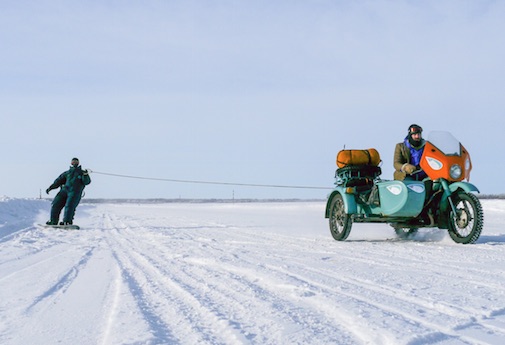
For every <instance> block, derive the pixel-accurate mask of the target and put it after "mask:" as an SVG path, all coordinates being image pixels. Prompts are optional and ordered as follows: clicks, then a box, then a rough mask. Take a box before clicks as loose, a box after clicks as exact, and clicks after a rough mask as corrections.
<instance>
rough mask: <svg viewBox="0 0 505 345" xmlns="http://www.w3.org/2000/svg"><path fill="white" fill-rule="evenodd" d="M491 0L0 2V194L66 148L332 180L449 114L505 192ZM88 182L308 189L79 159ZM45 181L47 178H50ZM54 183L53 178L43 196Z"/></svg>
mask: <svg viewBox="0 0 505 345" xmlns="http://www.w3.org/2000/svg"><path fill="white" fill-rule="evenodd" d="M504 29H505V3H504V2H502V1H464V0H463V1H380V0H379V1H329V0H328V1H324V0H318V1H315V0H314V1H149V0H148V1H107V0H106V1H22V2H20V1H2V2H1V3H0V45H1V46H2V53H1V54H0V116H1V123H2V125H1V127H0V131H1V132H0V133H1V135H0V144H1V146H0V147H1V157H2V163H1V169H0V171H1V173H0V181H2V182H1V185H0V195H6V196H10V197H37V196H38V195H39V191H40V190H41V189H42V190H44V189H45V188H47V186H49V185H50V184H51V183H52V181H53V180H54V179H55V178H56V177H57V176H58V175H59V174H60V173H61V172H63V171H64V170H66V169H67V168H68V165H69V163H70V159H71V158H72V157H74V156H77V157H79V158H80V160H81V163H82V165H83V167H85V168H90V169H92V170H94V171H97V172H108V173H114V174H124V175H133V176H145V177H154V178H167V179H183V180H202V181H223V182H237V183H255V184H280V185H301V186H322V187H326V186H327V187H328V188H331V187H332V185H333V176H334V172H335V169H336V165H335V157H336V154H337V152H338V151H339V150H340V149H342V148H343V147H344V145H345V147H346V148H360V149H362V148H369V147H375V148H376V149H377V150H378V151H379V152H380V154H381V157H382V160H383V165H382V171H383V174H382V178H383V179H392V176H393V167H392V159H393V151H394V146H395V144H396V143H397V142H399V141H401V140H402V139H403V137H404V136H405V134H406V130H407V127H408V126H409V125H410V124H411V123H418V124H420V125H421V126H422V127H423V128H424V129H425V134H428V132H429V131H430V130H449V131H451V132H452V133H453V134H454V135H455V136H456V137H457V138H459V139H460V140H461V141H462V142H463V144H464V145H465V147H466V148H467V149H468V151H469V152H470V154H471V157H472V161H473V167H474V168H473V172H472V178H471V182H473V183H474V184H476V185H477V186H478V187H479V188H480V189H481V192H483V193H486V194H490V193H505V187H504V184H503V183H501V182H498V181H501V180H502V178H501V177H502V174H503V172H504V171H505V163H504V161H505V154H503V152H502V150H501V146H502V145H500V144H501V138H502V132H503V128H504V124H505V120H504V112H505V97H504V96H503V90H505V66H504V63H503V61H505V35H503V32H505V30H504ZM92 180H93V182H92V184H91V185H90V186H89V187H88V188H87V189H86V197H89V198H92V197H93V198H94V197H97V198H109V197H110V198H119V197H132V198H135V197H137V198H150V197H153V198H154V197H162V198H178V197H182V198H228V197H232V195H234V196H235V197H236V198H249V197H259V198H263V197H265V198H289V197H295V198H324V197H326V194H327V191H324V190H316V189H314V190H310V189H308V190H305V189H303V190H300V189H277V188H253V187H242V186H220V185H216V186H214V185H200V184H184V183H170V182H160V181H148V180H136V179H125V178H118V177H110V176H105V175H100V174H92ZM53 193H55V192H53ZM52 196H54V194H53V195H52Z"/></svg>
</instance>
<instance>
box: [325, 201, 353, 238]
mask: <svg viewBox="0 0 505 345" xmlns="http://www.w3.org/2000/svg"><path fill="white" fill-rule="evenodd" d="M329 218H330V231H331V236H333V238H334V239H335V240H337V241H344V240H345V239H346V238H347V236H349V233H350V232H351V227H352V219H351V217H350V216H349V215H348V214H346V213H345V206H344V200H343V199H342V195H340V194H336V195H335V197H334V198H333V200H332V201H331V205H330V217H329Z"/></svg>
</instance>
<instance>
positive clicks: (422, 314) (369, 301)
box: [228, 257, 503, 343]
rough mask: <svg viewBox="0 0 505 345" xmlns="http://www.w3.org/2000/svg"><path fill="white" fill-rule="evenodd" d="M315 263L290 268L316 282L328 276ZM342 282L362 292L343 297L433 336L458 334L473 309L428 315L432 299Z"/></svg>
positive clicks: (301, 279) (445, 309)
mask: <svg viewBox="0 0 505 345" xmlns="http://www.w3.org/2000/svg"><path fill="white" fill-rule="evenodd" d="M270 260H271V258H269V261H270ZM280 261H289V262H290V263H291V264H292V263H293V261H296V258H292V257H288V258H280ZM281 264H282V263H281ZM269 266H271V265H269ZM291 266H292V265H291ZM317 266H318V265H317V263H314V264H308V265H307V263H305V265H302V266H301V267H296V268H295V269H294V270H293V271H295V272H298V271H302V272H303V271H307V272H309V273H311V275H313V274H314V273H317V279H316V281H320V280H321V276H323V278H324V279H328V278H329V276H326V277H324V276H325V275H326V272H325V273H324V274H323V273H322V272H321V271H319V270H314V269H313V267H317ZM305 268H307V269H305ZM228 269H229V270H233V267H229V268H228ZM243 270H244V269H243V268H241V271H243ZM273 270H275V268H273ZM278 271H279V272H280V273H281V275H282V274H284V275H286V276H289V275H290V273H289V272H287V271H286V270H278ZM265 277H272V267H268V270H267V272H266V273H265ZM294 278H295V279H297V280H299V282H298V283H295V284H293V285H297V286H299V285H307V286H311V285H314V283H313V282H311V281H309V280H307V279H306V277H305V275H304V276H300V275H296V277H294ZM324 279H323V280H324ZM343 283H344V284H346V285H350V284H352V287H350V288H348V290H349V291H354V290H361V291H364V292H361V294H356V293H352V294H350V293H346V294H345V295H346V296H347V297H349V298H352V299H354V300H356V301H357V303H361V304H363V305H365V304H366V305H368V308H371V307H375V308H376V309H377V310H379V311H383V312H384V313H385V314H386V315H385V317H395V318H403V319H405V322H406V323H417V324H419V325H424V327H425V330H424V333H427V332H431V331H433V330H434V331H435V333H434V334H437V338H440V337H446V338H454V337H459V334H457V332H456V330H458V329H459V328H461V326H460V325H462V324H465V323H467V322H468V320H469V317H468V315H469V314H471V313H472V312H473V311H475V310H464V309H463V308H461V307H460V306H457V305H442V306H441V307H440V308H435V309H436V310H435V314H434V315H430V313H431V311H430V309H433V307H434V306H435V307H436V306H437V302H436V301H433V300H426V301H424V300H422V299H421V300H420V301H418V300H417V299H415V298H410V297H408V295H407V294H405V293H404V292H403V293H402V294H400V297H399V296H398V294H399V293H401V292H402V291H401V290H399V289H396V290H392V291H387V290H386V291H383V289H380V288H375V287H374V286H373V285H372V284H371V283H368V282H367V283H364V282H362V281H359V280H356V279H351V278H348V279H339V280H337V282H336V284H335V285H337V286H341V285H342V284H343ZM315 285H316V286H313V288H312V290H313V291H316V290H321V289H328V287H327V286H321V284H318V283H316V284H315ZM330 290H332V289H330ZM367 290H370V291H367ZM332 293H335V290H334V289H333V290H332ZM377 293H379V296H378V297H373V298H370V297H367V298H363V297H362V296H375V295H376V294H377ZM310 294H313V295H316V293H314V292H310ZM339 294H342V293H341V292H339ZM337 297H338V296H337ZM335 298H336V297H335V296H332V297H331V298H328V299H329V300H334V299H335ZM384 298H387V299H390V300H391V299H392V301H391V303H387V304H385V303H384V302H380V300H381V299H384ZM313 299H316V298H313ZM405 303H407V307H406V308H401V306H402V305H404V304H405ZM412 304H413V305H414V306H418V307H413V306H412ZM390 305H395V306H396V305H400V307H397V308H391V307H390ZM319 306H320V307H321V306H322V307H324V306H325V304H324V303H322V302H321V303H319ZM316 307H317V306H316ZM418 309H419V315H413V314H409V313H405V312H404V311H403V310H418ZM461 312H463V315H465V314H466V316H462V317H461V316H460V314H461ZM437 313H440V314H443V315H442V318H443V319H442V320H441V322H440V324H442V325H444V324H445V323H446V322H447V320H446V318H449V319H451V320H452V321H453V322H452V323H453V324H454V325H455V326H453V327H452V328H450V327H441V326H439V323H437V322H433V321H431V320H430V321H426V317H427V316H428V315H429V316H430V318H435V319H436V316H437ZM330 314H331V312H330ZM353 327H355V326H353ZM494 330H495V331H498V332H502V334H503V329H498V328H494ZM461 338H465V339H466V340H467V341H470V342H475V343H478V341H477V340H476V339H474V338H472V337H464V336H462V337H461Z"/></svg>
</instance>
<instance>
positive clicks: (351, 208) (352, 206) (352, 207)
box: [325, 190, 358, 218]
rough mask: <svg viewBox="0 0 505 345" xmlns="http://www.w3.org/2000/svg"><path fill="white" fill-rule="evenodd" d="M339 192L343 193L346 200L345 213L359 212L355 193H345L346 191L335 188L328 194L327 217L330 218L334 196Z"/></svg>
mask: <svg viewBox="0 0 505 345" xmlns="http://www.w3.org/2000/svg"><path fill="white" fill-rule="evenodd" d="M337 194H340V195H342V199H343V200H344V207H345V213H347V214H356V213H357V212H358V206H357V204H356V200H355V199H354V195H353V194H347V193H344V191H340V190H334V191H333V192H331V194H330V195H329V196H328V200H327V201H326V212H325V218H329V217H330V206H331V202H332V201H333V198H334V197H335V195H337Z"/></svg>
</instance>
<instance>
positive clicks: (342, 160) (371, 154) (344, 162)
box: [337, 149, 381, 168]
mask: <svg viewBox="0 0 505 345" xmlns="http://www.w3.org/2000/svg"><path fill="white" fill-rule="evenodd" d="M380 161H381V157H380V155H379V152H377V150H376V149H368V150H342V151H340V152H339V153H338V154H337V166H338V167H339V168H344V167H346V166H348V165H374V166H378V165H379V163H380Z"/></svg>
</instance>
